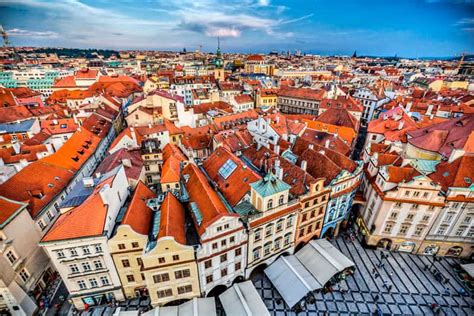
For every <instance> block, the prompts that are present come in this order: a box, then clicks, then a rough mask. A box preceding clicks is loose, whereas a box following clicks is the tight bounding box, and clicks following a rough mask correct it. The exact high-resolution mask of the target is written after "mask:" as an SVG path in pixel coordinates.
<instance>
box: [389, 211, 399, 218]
mask: <svg viewBox="0 0 474 316" xmlns="http://www.w3.org/2000/svg"><path fill="white" fill-rule="evenodd" d="M397 216H398V212H392V213H391V214H390V219H396V218H397Z"/></svg>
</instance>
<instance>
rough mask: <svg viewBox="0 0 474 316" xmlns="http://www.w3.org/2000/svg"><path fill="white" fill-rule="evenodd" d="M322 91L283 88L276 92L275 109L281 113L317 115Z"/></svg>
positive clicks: (322, 94)
mask: <svg viewBox="0 0 474 316" xmlns="http://www.w3.org/2000/svg"><path fill="white" fill-rule="evenodd" d="M324 95H325V91H324V90H313V89H309V88H284V89H281V90H280V91H279V92H278V100H277V107H278V109H279V110H280V111H281V112H282V113H293V114H311V115H319V104H320V103H321V101H322V99H323V97H324Z"/></svg>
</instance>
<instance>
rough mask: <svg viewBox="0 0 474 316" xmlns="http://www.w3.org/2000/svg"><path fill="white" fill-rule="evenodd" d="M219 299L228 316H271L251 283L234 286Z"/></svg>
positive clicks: (246, 282)
mask: <svg viewBox="0 0 474 316" xmlns="http://www.w3.org/2000/svg"><path fill="white" fill-rule="evenodd" d="M219 299H220V300H221V303H222V306H223V307H224V310H225V314H226V315H227V316H267V315H268V316H270V313H269V312H268V309H267V307H266V306H265V303H263V301H262V299H261V298H260V295H258V292H257V289H256V288H255V286H254V285H253V283H252V282H251V281H245V282H242V283H236V284H234V285H233V286H232V287H231V288H229V289H228V290H227V291H225V292H224V293H222V294H221V295H219Z"/></svg>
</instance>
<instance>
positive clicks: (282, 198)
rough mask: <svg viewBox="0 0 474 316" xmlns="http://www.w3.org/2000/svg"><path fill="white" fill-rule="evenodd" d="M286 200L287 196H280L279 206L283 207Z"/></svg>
mask: <svg viewBox="0 0 474 316" xmlns="http://www.w3.org/2000/svg"><path fill="white" fill-rule="evenodd" d="M284 200H285V196H284V195H283V194H282V195H280V197H279V198H278V205H283V201H284Z"/></svg>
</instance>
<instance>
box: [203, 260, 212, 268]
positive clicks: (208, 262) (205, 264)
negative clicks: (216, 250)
mask: <svg viewBox="0 0 474 316" xmlns="http://www.w3.org/2000/svg"><path fill="white" fill-rule="evenodd" d="M211 266H212V260H206V261H204V268H205V269H209V268H210V267H211Z"/></svg>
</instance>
